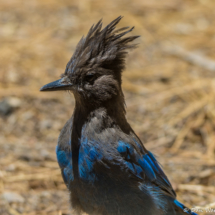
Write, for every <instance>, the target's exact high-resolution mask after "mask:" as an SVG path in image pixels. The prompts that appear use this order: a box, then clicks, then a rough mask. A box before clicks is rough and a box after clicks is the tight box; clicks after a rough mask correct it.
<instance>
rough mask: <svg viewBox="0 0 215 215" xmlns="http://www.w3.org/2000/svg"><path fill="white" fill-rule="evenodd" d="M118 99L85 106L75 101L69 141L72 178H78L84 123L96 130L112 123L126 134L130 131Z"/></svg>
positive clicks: (122, 105) (122, 106) (121, 104)
mask: <svg viewBox="0 0 215 215" xmlns="http://www.w3.org/2000/svg"><path fill="white" fill-rule="evenodd" d="M120 101H121V100H115V101H114V100H113V101H111V102H106V103H103V105H100V106H90V105H88V106H87V105H86V104H85V103H81V104H80V103H78V102H77V101H76V106H75V110H74V113H73V127H72V141H71V142H72V145H71V148H72V158H73V173H74V178H78V175H79V174H78V172H79V170H78V157H79V148H80V140H81V137H82V131H83V128H84V127H85V125H86V124H88V126H93V127H95V128H96V129H98V130H102V129H105V128H107V127H108V126H113V125H114V126H117V127H118V128H119V129H121V130H122V131H123V132H124V133H126V134H129V133H130V132H131V127H130V125H129V124H128V122H127V120H126V117H125V109H124V104H123V103H121V102H120ZM95 118H96V120H95ZM106 126H107V127H106Z"/></svg>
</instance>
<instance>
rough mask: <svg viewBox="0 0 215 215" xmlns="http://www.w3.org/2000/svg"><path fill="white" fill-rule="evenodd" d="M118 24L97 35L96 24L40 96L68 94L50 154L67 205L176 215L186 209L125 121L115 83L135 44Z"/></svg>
mask: <svg viewBox="0 0 215 215" xmlns="http://www.w3.org/2000/svg"><path fill="white" fill-rule="evenodd" d="M121 18H122V17H121V16H120V17H118V18H117V19H115V20H113V21H112V22H111V23H110V24H109V25H107V26H106V27H105V28H104V29H102V21H101V20H100V21H99V22H98V23H97V24H96V25H95V26H94V25H93V26H92V27H91V28H90V30H89V32H88V34H87V36H86V37H82V39H81V40H80V42H79V43H78V45H77V47H76V50H75V52H74V54H73V56H72V58H71V59H70V61H69V62H68V64H67V66H66V70H65V72H64V74H63V75H62V76H61V79H59V80H57V81H54V82H52V83H49V84H47V85H45V86H43V87H42V88H41V89H40V90H41V91H56V90H69V91H72V93H73V94H74V97H75V109H74V113H73V115H72V117H71V118H70V119H69V120H68V121H67V123H66V124H65V126H64V127H63V129H62V131H61V133H60V136H59V139H58V145H57V147H56V153H57V160H58V163H59V166H60V169H61V172H62V177H63V179H64V182H65V184H66V186H67V188H68V190H69V191H70V201H71V205H72V207H73V208H74V209H75V210H76V211H77V213H78V214H79V213H81V212H86V213H88V214H91V215H133V214H134V215H182V214H184V215H185V214H192V215H196V213H194V212H192V211H191V210H190V209H188V208H186V207H185V206H184V205H183V204H181V203H180V202H178V201H177V200H176V194H175V191H174V190H173V188H172V186H171V184H170V182H169V180H168V178H167V177H166V175H165V174H164V172H163V170H162V169H161V167H160V165H159V163H158V162H157V160H156V159H155V157H154V155H153V154H152V153H151V152H150V151H148V150H147V149H146V148H145V147H144V146H143V144H142V142H141V141H140V139H139V138H138V137H137V135H136V134H135V132H134V131H133V130H132V128H131V126H130V125H129V124H128V122H127V120H126V117H125V101H124V96H123V92H122V88H121V83H122V80H121V75H122V71H123V70H124V68H125V57H126V55H127V50H129V49H132V48H134V47H135V46H136V45H134V44H131V42H132V41H133V40H135V39H136V38H138V36H130V37H123V36H124V35H126V34H127V33H129V32H131V31H132V30H133V28H130V29H129V27H124V28H120V29H118V30H116V29H115V27H116V25H117V24H118V23H119V21H120V20H121Z"/></svg>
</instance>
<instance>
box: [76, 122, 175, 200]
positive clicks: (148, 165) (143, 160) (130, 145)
mask: <svg viewBox="0 0 215 215" xmlns="http://www.w3.org/2000/svg"><path fill="white" fill-rule="evenodd" d="M80 155H81V156H80V159H82V162H83V163H84V162H88V164H89V163H90V165H88V166H93V165H97V164H98V163H100V164H101V165H103V166H104V167H106V168H108V167H109V168H112V169H113V168H115V167H116V166H119V169H120V170H121V171H124V172H126V173H127V174H128V175H130V177H132V178H135V179H136V180H138V181H139V182H143V183H149V184H152V185H153V186H155V187H157V188H158V189H161V190H162V191H163V192H164V193H165V194H167V195H169V196H172V197H175V192H174V190H173V188H172V185H171V183H170V182H169V180H168V178H167V177H166V175H165V173H164V172H163V170H162V168H161V166H160V165H159V163H158V161H157V159H156V158H155V156H154V155H153V154H152V153H151V152H150V151H148V150H146V148H145V147H144V145H143V144H142V142H141V141H140V139H139V138H138V137H137V135H136V134H135V133H134V132H133V130H131V131H130V133H129V134H125V133H124V132H123V131H122V130H121V129H120V128H119V127H117V126H113V127H109V128H105V129H103V130H101V131H99V132H97V133H96V132H95V131H93V127H87V126H86V130H85V131H84V132H83V133H82V138H81V144H80ZM83 166H85V167H86V166H87V165H83Z"/></svg>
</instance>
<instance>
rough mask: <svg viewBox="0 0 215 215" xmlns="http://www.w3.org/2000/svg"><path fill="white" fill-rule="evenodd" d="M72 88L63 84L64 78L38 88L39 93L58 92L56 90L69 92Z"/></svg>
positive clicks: (70, 85)
mask: <svg viewBox="0 0 215 215" xmlns="http://www.w3.org/2000/svg"><path fill="white" fill-rule="evenodd" d="M72 87H73V85H72V84H70V83H69V84H68V83H65V80H64V78H61V79H59V80H57V81H53V82H51V83H49V84H46V85H44V86H43V87H41V88H40V91H58V90H71V89H72Z"/></svg>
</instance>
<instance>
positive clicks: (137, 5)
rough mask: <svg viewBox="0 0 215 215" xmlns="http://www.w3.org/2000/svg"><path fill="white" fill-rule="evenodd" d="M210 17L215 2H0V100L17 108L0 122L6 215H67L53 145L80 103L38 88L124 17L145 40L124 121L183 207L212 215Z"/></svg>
mask: <svg viewBox="0 0 215 215" xmlns="http://www.w3.org/2000/svg"><path fill="white" fill-rule="evenodd" d="M214 8H215V1H214V0H196V1H191V0H175V1H170V0H163V1H159V0H153V1H147V0H134V1H126V3H125V1H122V0H121V1H114V0H109V1H98V0H93V1H90V0H81V1H73V0H65V1H57V0H46V1H44V0H32V1H24V0H10V1H9V0H2V1H1V2H0V23H1V27H0V44H1V48H0V59H1V63H0V71H1V76H0V96H1V100H3V99H5V98H10V97H16V98H18V99H19V100H20V104H19V105H18V106H17V107H16V108H13V109H12V110H11V113H9V114H7V115H3V114H2V115H1V116H0V130H1V134H0V195H2V197H1V199H0V214H3V215H9V214H11V215H20V214H24V215H36V214H37V215H43V214H44V215H45V214H48V215H62V214H69V211H70V210H69V206H68V196H67V191H66V188H65V185H64V184H63V181H62V178H61V176H60V171H59V168H58V165H57V162H56V158H55V145H56V142H57V137H58V134H59V131H60V129H61V128H62V126H63V125H64V123H65V122H66V120H67V118H69V117H70V116H71V114H72V111H73V107H74V99H73V97H72V96H71V95H69V94H67V93H62V92H58V93H40V92H39V88H40V87H41V86H42V85H44V84H46V83H48V82H50V81H53V80H55V79H57V78H58V77H59V75H60V74H61V73H63V71H64V68H65V65H66V63H67V61H68V60H69V58H70V57H71V54H72V52H73V50H74V48H75V45H76V43H77V42H78V40H79V39H80V38H81V36H82V35H83V34H86V33H87V31H88V29H89V28H90V26H91V25H92V24H93V23H95V22H97V21H98V20H99V19H100V18H102V17H103V20H104V23H105V24H107V23H108V22H110V21H111V20H112V19H114V18H116V17H117V16H119V15H123V16H124V18H123V20H122V22H121V23H120V26H124V25H126V26H133V25H134V26H135V30H134V31H133V32H132V34H137V35H141V38H140V39H139V44H140V45H139V48H138V49H136V50H135V51H132V52H131V53H130V55H129V57H128V67H127V70H126V71H125V72H124V77H123V88H124V91H125V96H126V101H127V113H128V114H127V117H128V120H129V121H130V123H131V125H132V126H133V128H134V130H135V131H136V132H137V133H138V135H139V136H140V137H141V139H142V140H143V142H144V143H145V145H146V147H147V148H148V149H149V150H151V151H152V152H153V153H155V154H156V155H158V157H159V158H158V159H159V161H160V163H161V164H162V165H163V167H164V169H165V172H166V173H167V175H168V177H169V178H170V180H171V182H172V184H173V186H174V188H175V189H176V191H177V194H178V200H180V201H182V202H183V203H185V204H186V205H187V206H189V207H191V208H193V207H198V208H200V209H201V210H202V211H203V212H202V213H201V212H200V213H199V214H214V213H215V212H213V213H207V212H206V209H208V208H215V188H214V186H215V156H214V153H215V132H214V131H215V99H214V93H215V81H214V76H215V73H214V72H215V61H214V60H213V59H215V28H214V26H215V13H214ZM8 192H10V193H9V196H10V195H15V194H14V193H16V194H18V195H19V196H18V197H17V199H15V200H11V199H10V200H8V199H7V198H5V195H8ZM11 193H12V194H11ZM200 209H199V210H200Z"/></svg>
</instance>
